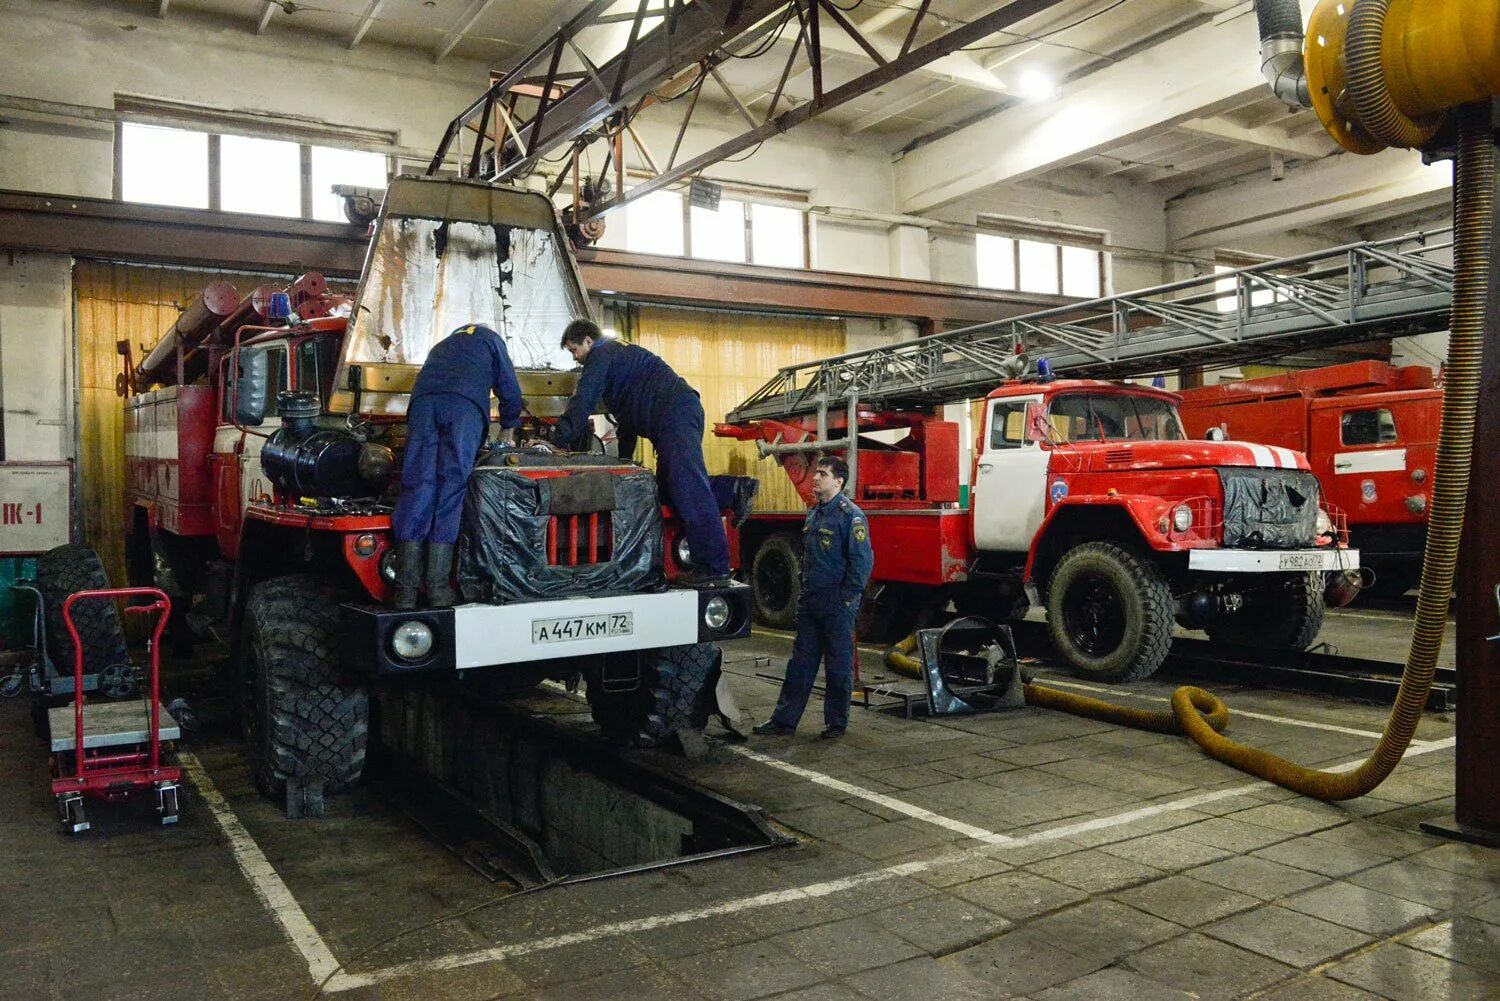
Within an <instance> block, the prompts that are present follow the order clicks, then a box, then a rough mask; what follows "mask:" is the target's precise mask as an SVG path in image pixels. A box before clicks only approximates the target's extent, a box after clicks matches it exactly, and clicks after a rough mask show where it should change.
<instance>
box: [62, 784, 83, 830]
mask: <svg viewBox="0 0 1500 1001" xmlns="http://www.w3.org/2000/svg"><path fill="white" fill-rule="evenodd" d="M57 812H58V819H59V820H60V821H61V822H62V828H63V832H64V833H65V834H82V833H83V832H84V831H86V830H88V829H89V822H88V820H87V819H85V818H84V815H83V797H82V796H80V795H78V794H77V793H64V794H63V795H61V796H59V797H57Z"/></svg>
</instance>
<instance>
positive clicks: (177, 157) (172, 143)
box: [119, 123, 209, 209]
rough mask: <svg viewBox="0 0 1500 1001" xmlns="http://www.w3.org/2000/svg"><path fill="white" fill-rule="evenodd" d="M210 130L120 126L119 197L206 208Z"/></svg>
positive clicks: (153, 203) (128, 124)
mask: <svg viewBox="0 0 1500 1001" xmlns="http://www.w3.org/2000/svg"><path fill="white" fill-rule="evenodd" d="M208 139H209V137H208V134H207V133H206V132H187V131H184V130H182V129H159V128H156V127H155V126H151V125H133V124H130V123H125V124H122V125H121V126H120V132H119V143H120V197H121V198H122V199H124V200H125V201H127V202H148V203H150V204H152V205H179V206H181V207H183V208H189V209H206V208H208V207H209V204H208V191H209V184H208Z"/></svg>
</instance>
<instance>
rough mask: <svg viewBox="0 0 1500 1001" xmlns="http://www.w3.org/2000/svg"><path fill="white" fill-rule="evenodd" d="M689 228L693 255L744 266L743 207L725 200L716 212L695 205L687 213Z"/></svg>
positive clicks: (744, 231) (744, 224)
mask: <svg viewBox="0 0 1500 1001" xmlns="http://www.w3.org/2000/svg"><path fill="white" fill-rule="evenodd" d="M688 215H689V219H690V220H691V222H692V226H691V228H690V232H689V239H690V240H691V241H692V251H691V253H692V255H693V256H694V257H701V258H703V259H704V260H709V261H729V262H730V263H732V264H744V263H745V244H746V242H747V241H746V239H745V237H746V229H747V227H746V220H745V203H744V202H740V201H734V200H732V199H729V198H724V199H721V200H720V201H719V208H718V210H717V211H715V210H713V209H706V208H704V207H703V206H701V205H694V206H692V207H691V208H690V209H688Z"/></svg>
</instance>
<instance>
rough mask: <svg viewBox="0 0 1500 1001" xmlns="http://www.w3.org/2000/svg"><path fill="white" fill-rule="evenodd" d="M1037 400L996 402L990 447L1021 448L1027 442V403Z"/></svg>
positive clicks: (991, 418)
mask: <svg viewBox="0 0 1500 1001" xmlns="http://www.w3.org/2000/svg"><path fill="white" fill-rule="evenodd" d="M1035 402H1036V401H1035V400H1007V401H1005V402H1003V403H996V404H995V410H994V413H993V415H992V416H991V417H990V448H1020V447H1021V446H1022V445H1024V444H1026V405H1027V404H1028V403H1035Z"/></svg>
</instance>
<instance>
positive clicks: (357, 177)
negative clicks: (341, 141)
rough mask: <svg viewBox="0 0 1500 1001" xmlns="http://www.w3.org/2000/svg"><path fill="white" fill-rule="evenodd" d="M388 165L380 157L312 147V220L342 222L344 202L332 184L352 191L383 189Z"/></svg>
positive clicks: (324, 147) (355, 150)
mask: <svg viewBox="0 0 1500 1001" xmlns="http://www.w3.org/2000/svg"><path fill="white" fill-rule="evenodd" d="M389 170H390V165H389V164H388V163H387V162H386V158H385V157H384V156H382V155H381V154H379V153H366V152H364V151H363V150H357V149H333V148H332V147H329V146H314V147H312V217H313V218H314V219H321V220H323V221H325V222H343V221H344V200H343V199H342V198H340V197H339V196H338V195H335V194H334V193H333V186H334V185H335V184H347V185H349V186H350V187H355V188H383V187H385V185H386V181H387V180H389V178H388V176H387V172H388V171H389Z"/></svg>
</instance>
